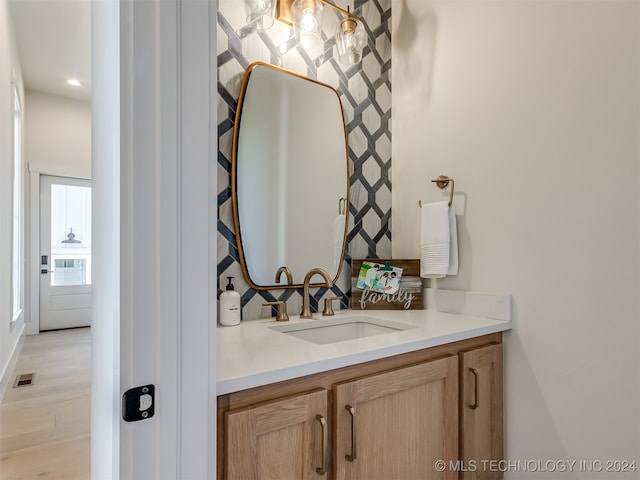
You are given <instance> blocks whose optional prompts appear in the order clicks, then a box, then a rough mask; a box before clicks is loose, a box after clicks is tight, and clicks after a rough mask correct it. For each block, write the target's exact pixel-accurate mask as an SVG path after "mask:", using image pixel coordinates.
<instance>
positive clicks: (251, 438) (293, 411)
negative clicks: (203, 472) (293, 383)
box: [225, 390, 329, 480]
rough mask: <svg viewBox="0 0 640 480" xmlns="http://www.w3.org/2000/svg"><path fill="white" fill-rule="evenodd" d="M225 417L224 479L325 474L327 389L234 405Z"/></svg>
mask: <svg viewBox="0 0 640 480" xmlns="http://www.w3.org/2000/svg"><path fill="white" fill-rule="evenodd" d="M225 421H226V432H227V438H226V442H225V443H226V451H225V479H227V480H258V479H260V480H268V479H273V480H286V479H290V480H306V479H322V478H327V477H326V475H325V474H324V472H323V468H324V466H325V465H327V464H328V455H329V452H328V451H327V449H328V446H327V443H328V441H327V438H328V428H329V426H328V425H327V424H326V422H327V421H328V417H327V391H326V390H318V391H314V392H310V393H306V394H301V395H298V396H295V397H291V398H287V399H283V400H277V401H274V402H269V403H265V404H260V405H257V406H252V407H248V408H246V409H240V410H231V411H229V412H227V413H226V414H225ZM322 422H324V424H323V423H322ZM323 441H324V442H323ZM323 443H324V445H323ZM323 450H324V451H323ZM317 469H318V470H317Z"/></svg>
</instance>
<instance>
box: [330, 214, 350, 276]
mask: <svg viewBox="0 0 640 480" xmlns="http://www.w3.org/2000/svg"><path fill="white" fill-rule="evenodd" d="M346 218H347V216H346V215H344V214H340V215H338V216H337V217H336V218H335V219H334V220H333V266H334V267H337V266H338V264H339V263H340V259H341V258H342V245H343V244H344V229H345V221H346Z"/></svg>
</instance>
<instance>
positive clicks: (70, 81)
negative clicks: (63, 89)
mask: <svg viewBox="0 0 640 480" xmlns="http://www.w3.org/2000/svg"><path fill="white" fill-rule="evenodd" d="M67 83H68V84H69V85H71V86H73V87H81V86H82V83H81V82H80V80H76V79H75V78H69V79H67Z"/></svg>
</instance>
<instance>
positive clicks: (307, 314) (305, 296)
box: [300, 268, 333, 318]
mask: <svg viewBox="0 0 640 480" xmlns="http://www.w3.org/2000/svg"><path fill="white" fill-rule="evenodd" d="M316 274H317V275H322V276H323V277H324V279H325V281H326V282H327V287H328V288H331V287H333V282H332V281H331V279H330V278H329V274H328V273H327V272H326V271H325V270H323V269H322V268H312V269H311V270H309V271H308V272H307V274H306V275H305V277H304V284H303V288H304V289H303V292H302V313H300V318H312V317H313V316H312V315H311V307H310V300H309V284H310V283H311V277H313V276H314V275H316Z"/></svg>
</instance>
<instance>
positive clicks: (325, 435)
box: [316, 415, 329, 475]
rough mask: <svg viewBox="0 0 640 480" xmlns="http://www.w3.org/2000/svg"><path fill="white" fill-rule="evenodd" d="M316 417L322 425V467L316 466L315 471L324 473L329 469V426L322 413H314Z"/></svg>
mask: <svg viewBox="0 0 640 480" xmlns="http://www.w3.org/2000/svg"><path fill="white" fill-rule="evenodd" d="M316 419H317V420H318V421H319V422H320V425H322V467H318V468H316V473H317V474H318V475H324V474H325V473H327V470H329V427H328V425H327V420H326V419H325V418H324V417H323V416H322V415H316Z"/></svg>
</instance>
